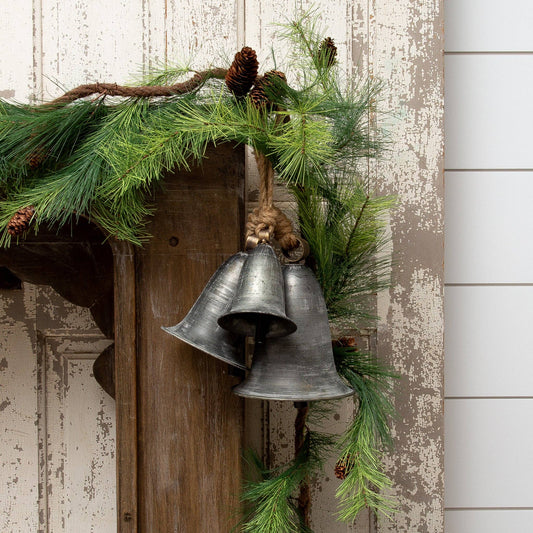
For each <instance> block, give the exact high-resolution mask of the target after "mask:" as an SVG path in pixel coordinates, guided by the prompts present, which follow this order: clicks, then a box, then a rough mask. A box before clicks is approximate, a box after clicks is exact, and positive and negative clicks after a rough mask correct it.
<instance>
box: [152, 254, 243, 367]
mask: <svg viewBox="0 0 533 533" xmlns="http://www.w3.org/2000/svg"><path fill="white" fill-rule="evenodd" d="M247 257H248V254H247V253H245V252H239V253H237V254H235V255H232V256H231V257H230V258H229V259H228V260H227V261H226V262H225V263H223V264H222V265H221V266H220V267H219V268H218V270H217V271H216V272H215V273H214V274H213V275H212V276H211V279H210V280H209V281H208V283H207V285H206V286H205V288H204V290H203V291H202V294H200V296H199V297H198V299H197V300H196V302H195V303H194V305H193V306H192V308H191V310H190V311H189V312H188V313H187V316H186V317H185V318H184V319H183V320H182V321H181V322H180V323H179V324H176V325H175V326H172V327H162V329H164V330H165V331H166V332H167V333H170V334H171V335H174V336H175V337H178V339H181V340H182V341H184V342H186V343H187V344H190V345H191V346H194V347H195V348H198V349H199V350H202V351H204V352H206V353H208V354H209V355H212V356H213V357H216V358H217V359H221V360H222V361H225V362H226V363H229V364H230V365H233V366H236V367H238V368H241V369H245V368H246V366H245V364H244V348H243V342H242V338H240V337H238V336H237V335H235V334H233V333H230V332H229V331H227V330H225V329H222V328H221V327H220V326H219V325H218V323H217V319H218V317H219V316H220V315H221V314H222V313H224V312H225V311H227V309H228V308H229V306H230V305H231V302H232V299H233V294H234V292H235V289H236V288H237V285H238V282H239V276H240V273H241V270H242V267H243V265H244V263H245V262H246V258H247Z"/></svg>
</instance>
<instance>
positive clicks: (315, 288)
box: [233, 265, 354, 402]
mask: <svg viewBox="0 0 533 533" xmlns="http://www.w3.org/2000/svg"><path fill="white" fill-rule="evenodd" d="M283 274H284V279H285V295H286V306H287V315H288V316H289V317H290V318H292V319H293V320H294V322H296V325H297V326H298V328H297V330H296V332H295V333H292V334H291V335H288V336H286V337H282V338H278V339H267V340H265V342H264V343H258V344H256V347H255V351H254V356H253V361H252V368H251V370H250V373H249V375H248V377H247V378H246V380H245V381H243V383H241V384H240V385H238V386H237V387H235V388H234V389H233V392H235V394H238V395H239V396H244V397H248V398H261V399H266V400H292V401H295V402H296V401H313V400H328V399H335V398H343V397H345V396H350V395H351V394H353V392H354V391H353V390H352V389H351V388H350V387H348V386H347V385H346V384H345V383H344V382H343V381H342V379H341V378H340V376H339V375H338V374H337V370H336V368H335V361H334V358H333V349H332V347H331V333H330V329H329V322H328V315H327V309H326V304H325V302H324V297H323V295H322V289H321V288H320V285H319V283H318V281H317V279H316V278H315V276H314V274H313V272H312V271H311V270H310V269H309V268H308V267H306V266H305V265H287V266H285V267H283Z"/></svg>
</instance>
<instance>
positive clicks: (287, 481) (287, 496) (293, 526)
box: [239, 431, 333, 533]
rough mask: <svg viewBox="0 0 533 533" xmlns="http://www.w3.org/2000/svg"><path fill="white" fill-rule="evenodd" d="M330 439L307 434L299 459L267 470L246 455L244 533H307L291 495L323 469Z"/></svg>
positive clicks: (329, 448)
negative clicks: (311, 476)
mask: <svg viewBox="0 0 533 533" xmlns="http://www.w3.org/2000/svg"><path fill="white" fill-rule="evenodd" d="M332 447H333V439H332V438H331V436H329V435H324V434H320V433H316V432H312V431H307V432H306V435H305V439H304V443H303V446H302V448H301V450H300V453H299V454H298V456H297V457H296V458H295V459H294V460H293V461H290V462H289V463H288V464H286V465H284V466H283V467H281V468H278V469H275V470H268V469H267V468H266V466H265V465H264V464H263V463H262V461H261V460H260V459H259V457H258V456H257V455H256V454H254V453H253V452H249V454H248V457H247V459H248V466H249V470H250V472H249V477H250V478H253V479H254V480H253V481H248V482H247V484H246V486H245V488H244V491H243V494H242V501H243V504H244V511H245V513H244V518H243V520H242V522H241V523H240V524H239V527H240V528H241V529H240V531H242V532H244V533H280V532H283V533H306V532H307V531H309V529H306V528H305V526H303V525H302V523H301V517H300V516H299V514H298V510H297V506H296V502H295V498H294V495H295V493H296V491H297V490H298V488H299V486H300V484H301V483H302V482H304V481H305V480H306V478H307V477H308V476H310V475H312V474H314V473H316V472H319V471H321V470H322V468H323V464H324V458H325V457H327V455H328V451H329V450H331V448H332Z"/></svg>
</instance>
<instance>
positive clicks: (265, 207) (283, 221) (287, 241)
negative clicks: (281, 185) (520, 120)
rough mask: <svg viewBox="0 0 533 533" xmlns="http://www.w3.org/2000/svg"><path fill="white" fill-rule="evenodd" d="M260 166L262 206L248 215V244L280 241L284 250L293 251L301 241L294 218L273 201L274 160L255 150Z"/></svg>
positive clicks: (251, 246)
mask: <svg viewBox="0 0 533 533" xmlns="http://www.w3.org/2000/svg"><path fill="white" fill-rule="evenodd" d="M254 156H255V160H256V162H257V168H258V170H259V177H260V183H259V206H258V207H256V208H255V209H254V210H253V211H252V212H251V213H250V214H249V215H248V222H247V223H246V248H254V247H255V246H257V245H258V244H259V243H265V242H266V243H270V242H271V241H272V239H275V240H276V241H278V243H279V245H280V246H281V248H282V250H285V251H290V250H294V249H296V248H298V247H299V246H301V245H302V240H301V239H300V238H299V237H297V236H296V235H295V234H294V229H293V226H292V222H291V221H290V220H289V218H288V217H287V215H285V213H283V212H282V211H281V210H280V209H278V208H277V207H276V206H275V205H274V169H273V167H272V163H271V162H270V161H269V160H268V158H267V157H266V156H265V155H264V154H263V153H261V152H259V151H257V150H254Z"/></svg>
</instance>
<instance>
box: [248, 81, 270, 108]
mask: <svg viewBox="0 0 533 533" xmlns="http://www.w3.org/2000/svg"><path fill="white" fill-rule="evenodd" d="M249 96H250V100H251V101H252V103H253V104H254V106H255V107H256V108H257V109H261V108H266V107H267V106H268V105H269V104H270V101H269V99H268V96H267V95H266V92H265V88H264V87H263V84H257V85H255V87H254V88H253V89H252V90H251V91H250V94H249Z"/></svg>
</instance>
